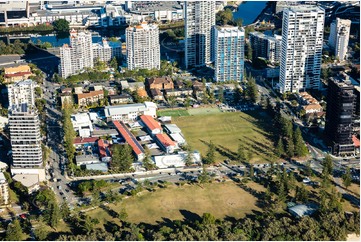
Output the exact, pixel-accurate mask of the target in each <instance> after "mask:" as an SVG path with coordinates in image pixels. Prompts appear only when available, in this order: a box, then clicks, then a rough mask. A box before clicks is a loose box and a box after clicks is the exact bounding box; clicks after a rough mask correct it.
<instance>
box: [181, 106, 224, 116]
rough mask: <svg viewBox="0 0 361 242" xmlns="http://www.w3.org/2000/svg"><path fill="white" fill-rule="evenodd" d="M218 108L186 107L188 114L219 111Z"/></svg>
mask: <svg viewBox="0 0 361 242" xmlns="http://www.w3.org/2000/svg"><path fill="white" fill-rule="evenodd" d="M220 112H221V111H220V110H219V108H212V107H210V108H190V109H188V113H189V114H190V115H203V114H214V113H220Z"/></svg>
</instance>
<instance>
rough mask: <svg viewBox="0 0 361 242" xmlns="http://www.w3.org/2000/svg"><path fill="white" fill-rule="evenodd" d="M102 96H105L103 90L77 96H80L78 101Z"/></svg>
mask: <svg viewBox="0 0 361 242" xmlns="http://www.w3.org/2000/svg"><path fill="white" fill-rule="evenodd" d="M101 94H104V92H103V90H99V91H91V92H86V93H79V94H77V95H78V99H82V98H88V97H95V96H98V95H101Z"/></svg>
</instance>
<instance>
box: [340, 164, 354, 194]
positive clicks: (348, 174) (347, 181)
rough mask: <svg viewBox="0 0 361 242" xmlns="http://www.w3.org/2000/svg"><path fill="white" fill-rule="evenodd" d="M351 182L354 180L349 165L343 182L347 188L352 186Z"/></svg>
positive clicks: (343, 176)
mask: <svg viewBox="0 0 361 242" xmlns="http://www.w3.org/2000/svg"><path fill="white" fill-rule="evenodd" d="M351 182H352V176H351V171H350V168H349V167H347V168H346V173H345V174H343V175H342V184H343V185H344V186H345V187H346V189H347V188H348V187H349V186H351Z"/></svg>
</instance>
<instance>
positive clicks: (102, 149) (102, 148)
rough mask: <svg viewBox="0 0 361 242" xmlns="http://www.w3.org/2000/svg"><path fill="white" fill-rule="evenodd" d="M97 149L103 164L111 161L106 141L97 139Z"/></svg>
mask: <svg viewBox="0 0 361 242" xmlns="http://www.w3.org/2000/svg"><path fill="white" fill-rule="evenodd" d="M98 149H99V155H100V158H101V160H102V161H103V162H109V161H110V160H111V159H112V154H111V152H110V149H109V141H108V140H104V139H98Z"/></svg>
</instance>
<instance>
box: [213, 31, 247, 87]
mask: <svg viewBox="0 0 361 242" xmlns="http://www.w3.org/2000/svg"><path fill="white" fill-rule="evenodd" d="M214 47H215V50H214V54H215V55H214V68H215V71H214V77H215V80H216V81H217V82H224V81H238V82H240V81H242V80H243V72H244V29H243V28H238V27H233V26H223V27H221V26H215V27H214Z"/></svg>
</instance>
